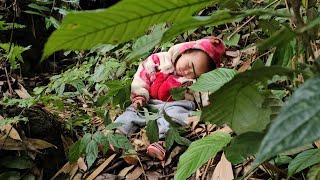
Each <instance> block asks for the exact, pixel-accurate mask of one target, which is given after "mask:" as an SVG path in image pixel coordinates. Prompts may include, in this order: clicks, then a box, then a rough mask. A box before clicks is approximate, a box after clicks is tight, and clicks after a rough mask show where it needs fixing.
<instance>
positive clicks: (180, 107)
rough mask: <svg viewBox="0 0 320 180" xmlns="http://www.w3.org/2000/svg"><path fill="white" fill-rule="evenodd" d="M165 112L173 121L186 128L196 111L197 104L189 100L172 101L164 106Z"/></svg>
mask: <svg viewBox="0 0 320 180" xmlns="http://www.w3.org/2000/svg"><path fill="white" fill-rule="evenodd" d="M164 110H165V112H166V113H167V114H168V116H170V117H171V118H172V120H173V121H175V122H176V123H178V124H181V125H182V126H185V125H187V124H188V117H190V116H191V114H192V112H193V111H194V110H195V104H194V102H192V101H188V100H180V101H172V102H168V103H167V104H166V105H165V106H164Z"/></svg>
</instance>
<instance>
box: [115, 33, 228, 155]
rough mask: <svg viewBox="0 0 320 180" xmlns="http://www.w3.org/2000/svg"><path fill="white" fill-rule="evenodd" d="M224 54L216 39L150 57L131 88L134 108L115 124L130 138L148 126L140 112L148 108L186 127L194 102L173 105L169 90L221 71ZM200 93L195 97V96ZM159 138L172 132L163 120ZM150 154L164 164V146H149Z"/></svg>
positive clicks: (178, 47) (158, 121) (137, 74)
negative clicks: (140, 109)
mask: <svg viewBox="0 0 320 180" xmlns="http://www.w3.org/2000/svg"><path fill="white" fill-rule="evenodd" d="M224 52H225V47H224V44H223V42H222V41H221V40H220V39H218V38H216V37H212V36H210V37H207V38H203V39H200V40H197V41H190V42H185V43H180V44H176V45H174V46H172V47H171V48H170V49H169V50H168V52H159V53H155V54H152V55H150V56H149V57H148V58H147V59H146V60H145V61H143V62H142V63H141V64H140V65H139V67H138V70H137V72H136V73H135V75H134V79H133V81H132V84H131V101H132V104H131V106H129V107H128V108H127V109H126V111H125V112H124V113H123V114H122V115H120V116H119V117H118V118H117V119H116V120H115V122H117V123H122V126H121V127H120V128H119V129H118V130H119V131H120V132H122V133H124V134H127V135H128V134H131V133H133V132H134V131H135V130H137V128H138V127H141V126H144V125H145V124H146V119H145V117H144V116H142V115H141V114H140V113H139V112H138V111H137V109H138V108H139V107H143V106H145V105H148V106H150V107H151V108H156V109H158V110H159V111H165V112H166V114H168V115H169V116H170V117H171V118H172V120H173V121H175V122H176V123H179V124H181V125H182V126H183V125H187V119H188V117H189V116H190V115H191V113H192V111H193V110H195V104H194V102H193V101H191V100H186V99H184V100H179V101H173V99H172V97H171V95H170V90H171V89H173V88H178V87H182V86H187V85H190V84H192V82H193V81H194V79H196V78H197V77H199V76H200V75H201V74H203V73H206V72H208V71H211V70H213V69H215V68H217V67H220V63H221V62H220V58H221V56H222V55H223V54H224ZM197 94H198V93H194V95H195V96H196V95H197ZM157 124H158V127H159V136H160V138H163V137H164V136H165V134H166V132H167V131H168V129H169V123H168V122H167V121H166V120H165V119H164V118H163V117H160V118H159V119H157ZM147 153H148V154H149V155H150V156H152V157H156V158H158V159H159V160H163V159H164V157H165V149H164V148H163V143H162V142H157V143H153V144H151V145H149V146H148V148H147Z"/></svg>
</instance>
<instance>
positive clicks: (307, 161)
mask: <svg viewBox="0 0 320 180" xmlns="http://www.w3.org/2000/svg"><path fill="white" fill-rule="evenodd" d="M318 163H320V149H310V150H307V151H304V152H302V153H300V154H298V155H297V156H296V157H295V158H294V159H293V160H292V161H291V162H290V164H289V166H288V179H289V178H290V177H291V176H292V175H293V174H295V173H298V172H300V171H302V170H304V169H305V168H308V167H310V166H312V165H315V164H318Z"/></svg>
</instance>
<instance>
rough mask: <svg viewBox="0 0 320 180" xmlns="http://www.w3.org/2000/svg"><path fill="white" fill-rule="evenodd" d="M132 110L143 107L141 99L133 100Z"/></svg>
mask: <svg viewBox="0 0 320 180" xmlns="http://www.w3.org/2000/svg"><path fill="white" fill-rule="evenodd" d="M132 105H133V107H134V109H136V110H137V109H139V108H140V107H143V106H144V101H143V99H137V100H135V101H134V102H133V103H132Z"/></svg>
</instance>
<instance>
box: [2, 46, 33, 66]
mask: <svg viewBox="0 0 320 180" xmlns="http://www.w3.org/2000/svg"><path fill="white" fill-rule="evenodd" d="M0 48H1V49H3V50H4V52H5V54H4V58H5V59H6V60H7V61H8V62H9V63H10V66H11V69H17V68H18V67H19V66H18V62H23V59H22V56H21V54H22V53H23V52H24V51H26V50H28V49H30V46H28V47H22V46H18V45H14V44H10V43H2V44H0ZM0 59H2V58H1V57H0ZM1 61H2V60H1Z"/></svg>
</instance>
